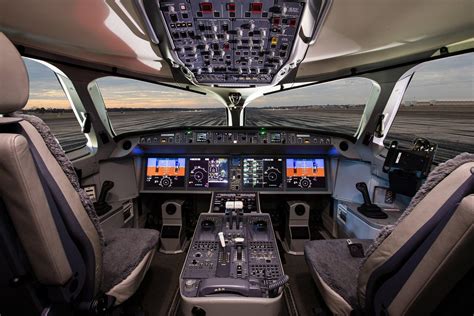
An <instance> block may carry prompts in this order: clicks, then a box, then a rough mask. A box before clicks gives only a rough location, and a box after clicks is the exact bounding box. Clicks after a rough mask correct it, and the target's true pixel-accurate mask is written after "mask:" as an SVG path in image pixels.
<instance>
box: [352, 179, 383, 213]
mask: <svg viewBox="0 0 474 316" xmlns="http://www.w3.org/2000/svg"><path fill="white" fill-rule="evenodd" d="M356 189H357V190H358V191H360V193H361V194H362V197H363V198H364V203H363V204H362V205H361V206H359V207H358V208H357V210H358V211H359V212H361V213H362V214H363V215H365V216H367V217H370V218H382V219H383V218H387V217H388V215H387V214H386V213H384V212H383V211H382V209H381V208H380V207H379V206H378V205H376V204H373V203H372V201H371V200H370V196H369V189H368V188H367V184H365V182H358V183H356Z"/></svg>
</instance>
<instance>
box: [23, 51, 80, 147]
mask: <svg viewBox="0 0 474 316" xmlns="http://www.w3.org/2000/svg"><path fill="white" fill-rule="evenodd" d="M23 60H24V62H25V65H26V69H27V71H28V76H29V80H30V97H29V100H28V103H27V104H26V107H25V108H24V109H23V112H24V114H31V115H35V116H37V117H39V118H41V119H42V120H43V121H44V122H45V123H46V124H47V125H48V126H49V128H50V129H51V131H52V133H53V134H54V135H55V136H56V138H57V140H58V142H59V143H60V144H61V146H62V147H63V149H64V151H66V152H71V151H74V150H77V149H79V148H83V147H85V146H86V144H87V138H86V137H85V135H84V134H83V133H82V132H81V126H80V124H79V121H78V120H77V118H76V116H75V114H74V111H73V108H72V107H71V103H70V101H69V99H68V97H67V95H66V93H65V92H64V89H63V87H62V86H61V83H60V81H59V78H58V75H57V74H56V73H55V72H54V71H53V70H52V69H50V68H49V67H48V66H47V64H45V63H43V62H40V61H37V60H34V59H30V58H24V59H23Z"/></svg>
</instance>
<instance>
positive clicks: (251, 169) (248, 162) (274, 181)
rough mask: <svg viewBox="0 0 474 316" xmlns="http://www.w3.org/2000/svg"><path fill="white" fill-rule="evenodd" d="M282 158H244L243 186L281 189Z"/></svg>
mask: <svg viewBox="0 0 474 316" xmlns="http://www.w3.org/2000/svg"><path fill="white" fill-rule="evenodd" d="M282 179H283V159H281V158H263V159H262V158H245V159H244V163H243V180H244V182H243V186H244V188H252V189H258V188H268V189H281V188H282V187H283V180H282Z"/></svg>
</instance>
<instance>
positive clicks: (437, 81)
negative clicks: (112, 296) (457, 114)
mask: <svg viewBox="0 0 474 316" xmlns="http://www.w3.org/2000/svg"><path fill="white" fill-rule="evenodd" d="M25 64H26V66H27V69H28V73H29V77H30V101H29V102H28V105H27V108H31V107H39V106H41V107H60V108H69V107H70V105H69V103H68V101H67V99H66V96H65V94H64V92H63V91H62V88H61V87H60V85H59V82H58V80H57V78H56V76H55V75H54V73H53V72H52V71H51V70H50V69H49V68H47V67H46V66H44V65H41V64H38V63H37V62H35V61H31V60H28V59H25ZM473 74H474V53H469V54H465V55H461V56H455V57H450V58H445V59H441V60H437V61H432V62H428V63H426V64H425V65H422V66H421V67H420V69H419V71H417V73H416V74H415V76H414V78H413V80H412V82H411V83H410V86H409V87H408V89H407V91H406V93H405V97H404V99H405V100H474V78H473ZM98 84H99V87H100V89H101V93H102V96H103V98H104V101H105V104H106V106H107V107H108V108H122V107H137V108H138V107H144V108H167V107H182V108H222V107H223V106H222V104H221V103H220V102H219V101H218V100H216V99H214V98H212V97H211V96H202V95H199V94H194V93H189V92H185V91H182V90H177V89H173V88H169V87H165V86H160V85H156V84H152V83H147V82H141V81H138V80H132V79H126V78H115V77H105V78H101V79H99V80H98ZM370 91H371V84H370V81H368V80H367V79H362V78H349V79H344V80H338V81H334V82H329V83H325V84H320V85H315V86H310V87H304V88H300V89H294V90H291V91H288V92H281V93H276V94H273V95H268V96H264V97H261V98H259V99H256V100H255V101H253V102H252V103H251V104H250V106H256V107H261V106H291V105H313V104H363V103H365V102H366V101H367V98H368V96H369V94H370Z"/></svg>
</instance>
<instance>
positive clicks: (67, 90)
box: [22, 56, 97, 160]
mask: <svg viewBox="0 0 474 316" xmlns="http://www.w3.org/2000/svg"><path fill="white" fill-rule="evenodd" d="M22 58H23V59H27V60H30V61H32V62H35V63H38V64H40V65H42V66H45V67H46V68H48V69H49V70H51V72H52V73H53V74H54V76H55V77H56V80H58V83H59V86H60V87H61V89H62V90H63V92H64V95H65V96H66V99H67V101H68V102H69V106H70V107H71V110H72V112H73V114H74V117H75V118H76V120H77V122H78V125H79V133H81V134H82V135H84V137H85V138H86V143H85V144H84V145H81V146H78V147H74V148H72V149H68V150H64V151H65V153H66V154H67V156H68V157H69V158H70V159H71V160H75V159H79V158H82V157H85V156H88V155H90V154H93V153H95V152H96V150H97V138H96V135H95V132H94V129H93V128H91V131H90V132H89V133H83V132H82V130H83V128H84V125H85V114H86V113H87V111H86V109H85V108H84V105H83V104H82V101H81V98H80V97H79V94H78V93H77V91H76V89H75V87H74V84H73V83H72V81H71V80H70V79H69V77H68V76H67V75H66V74H65V73H64V72H63V71H62V70H60V69H59V68H58V67H56V66H54V65H52V64H50V63H48V62H46V61H44V60H41V59H38V58H32V57H28V56H22ZM25 67H26V65H25ZM26 69H27V72H28V68H27V67H26ZM29 84H31V81H29ZM58 142H59V141H58ZM60 145H61V143H60ZM61 147H62V146H61Z"/></svg>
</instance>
